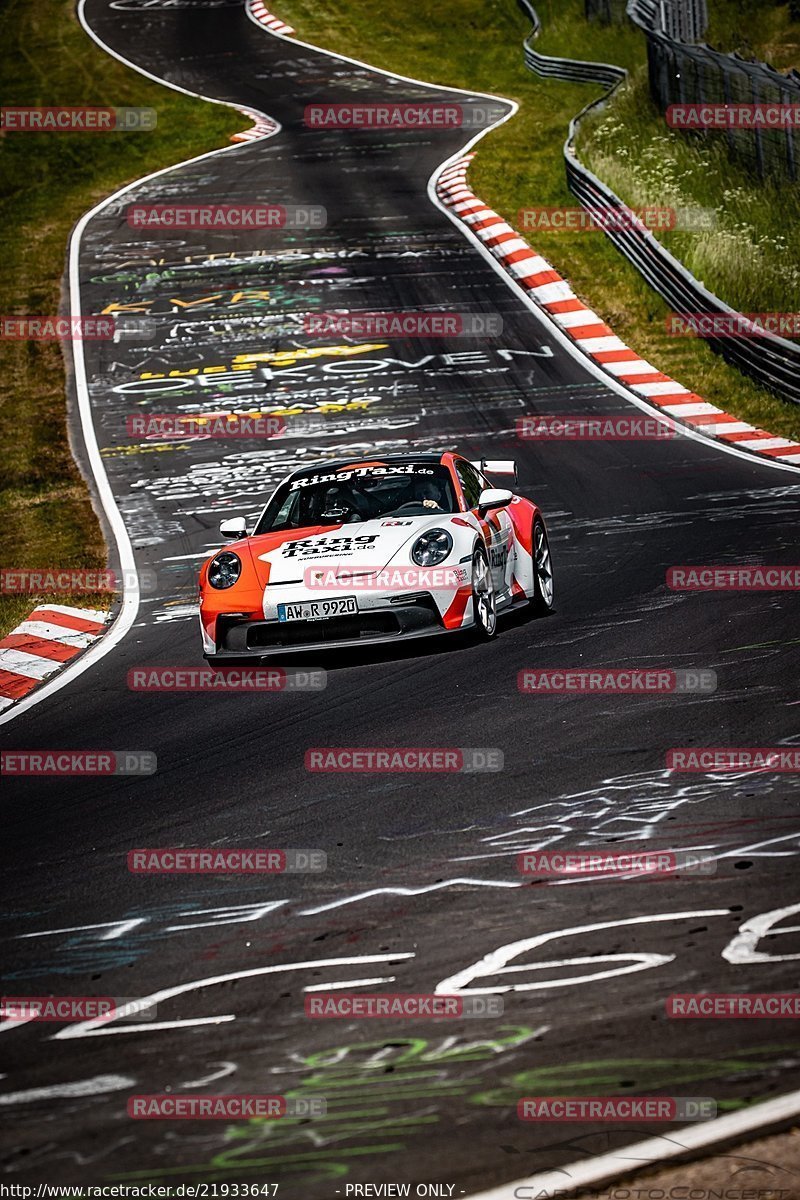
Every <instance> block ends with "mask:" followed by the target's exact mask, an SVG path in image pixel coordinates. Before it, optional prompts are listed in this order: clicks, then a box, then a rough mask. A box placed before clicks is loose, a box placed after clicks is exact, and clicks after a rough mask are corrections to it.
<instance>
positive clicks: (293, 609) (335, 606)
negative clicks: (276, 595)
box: [278, 596, 358, 621]
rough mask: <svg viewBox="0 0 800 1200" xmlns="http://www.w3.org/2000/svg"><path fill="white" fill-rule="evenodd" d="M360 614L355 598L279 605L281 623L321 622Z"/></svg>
mask: <svg viewBox="0 0 800 1200" xmlns="http://www.w3.org/2000/svg"><path fill="white" fill-rule="evenodd" d="M357 612H358V605H357V604H356V598H355V596H337V597H336V599H334V600H302V601H300V602H299V603H298V604H279V605H278V620H279V621H320V620H323V619H324V618H325V617H344V616H348V615H349V614H351V613H357Z"/></svg>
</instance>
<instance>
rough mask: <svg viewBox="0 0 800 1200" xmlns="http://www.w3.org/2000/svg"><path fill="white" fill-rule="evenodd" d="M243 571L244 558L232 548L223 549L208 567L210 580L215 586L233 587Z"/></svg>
mask: <svg viewBox="0 0 800 1200" xmlns="http://www.w3.org/2000/svg"><path fill="white" fill-rule="evenodd" d="M241 573H242V560H241V559H240V558H239V556H238V554H234V553H233V551H232V550H223V551H222V553H221V554H218V555H217V556H216V558H212V560H211V563H210V565H209V568H208V582H209V583H210V584H211V586H212V587H213V588H229V587H233V585H234V584H235V583H236V580H237V579H238V578H239V576H240V575H241Z"/></svg>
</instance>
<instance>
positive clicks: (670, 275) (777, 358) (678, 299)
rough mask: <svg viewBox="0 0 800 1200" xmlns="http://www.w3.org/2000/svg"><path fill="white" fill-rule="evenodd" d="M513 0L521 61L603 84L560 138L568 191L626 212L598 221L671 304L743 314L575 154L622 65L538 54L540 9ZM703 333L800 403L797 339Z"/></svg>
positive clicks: (550, 74)
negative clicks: (523, 26)
mask: <svg viewBox="0 0 800 1200" xmlns="http://www.w3.org/2000/svg"><path fill="white" fill-rule="evenodd" d="M642 2H644V3H648V2H652V0H632V3H631V5H630V6H629V7H632V6H633V4H636V3H639V4H641V3H642ZM518 4H519V6H520V8H521V9H522V11H523V12H524V13H525V14H526V15H527V16H528V17H529V18H530V20H531V23H532V25H533V30H532V32H531V33H530V34H529V35H528V36H527V37H526V38H525V42H524V52H525V65H526V66H527V67H528V69H529V70H531V71H533V72H534V73H535V74H536V75H539V76H541V77H543V78H545V79H561V80H567V81H570V82H580V83H600V84H602V85H603V86H604V87H605V88H606V91H605V93H604V95H602V96H601V97H599V98H598V99H597V100H593V101H592V102H591V103H589V104H587V105H586V106H585V107H584V108H582V109H581V111H580V112H579V113H578V114H577V115H576V116H575V117H573V118H572V120H571V121H570V125H569V133H568V136H567V140H566V142H565V143H564V159H565V163H566V173H567V183H568V185H569V188H570V191H571V192H572V193H573V195H575V196H576V197H577V199H578V200H579V201H580V203H581V204H582V205H583V206H584V208H586V209H587V210H588V211H589V212H590V213H591V212H592V211H595V212H597V211H598V210H603V211H607V210H608V209H615V210H618V211H619V212H620V213H623V214H625V217H626V220H624V221H621V222H619V223H618V224H619V225H621V226H625V227H624V228H615V227H614V225H613V222H606V221H602V222H601V223H602V227H603V232H604V233H605V236H606V237H608V238H609V239H610V240H611V241H612V242H613V243H614V245H615V246H616V248H617V249H618V250H619V251H620V253H621V254H623V255H624V256H625V258H627V259H628V261H629V262H630V263H631V264H632V265H633V266H634V267H636V269H637V270H638V271H639V273H640V275H642V277H643V278H644V279H645V280H646V281H647V283H649V284H650V286H651V287H652V288H653V289H654V290H655V291H656V292H658V294H659V295H660V296H661V297H662V298H663V299H664V300H665V301H666V303H667V304H669V305H670V307H671V308H672V309H673V310H674V311H675V312H677V313H704V314H706V315H718V316H730V317H734V318H735V317H737V316H738V317H741V314H739V313H737V312H736V310H735V309H733V308H731V307H730V306H729V305H727V304H725V303H724V302H723V301H722V300H720V299H719V297H718V296H715V295H714V294H713V292H710V291H709V290H708V289H707V288H705V287H703V285H702V284H701V283H700V282H699V281H698V280H697V279H695V277H694V276H693V275H692V274H691V272H689V271H688V270H687V269H686V267H685V266H684V265H683V263H681V262H680V261H679V260H678V259H677V258H675V256H674V255H673V254H671V253H670V252H669V250H667V249H666V247H664V246H663V245H662V244H661V243H660V242H659V241H658V239H657V238H655V237H654V236H653V234H652V233H651V232H650V231H649V230H648V229H646V228H645V227H644V226H643V225H642V224H641V223H640V222H637V221H636V220H635V219H631V217H632V214H631V213H630V210H629V209H628V208H627V206H626V205H625V204H624V202H623V201H622V200H621V199H620V198H619V196H617V195H616V193H615V192H613V191H612V190H611V189H610V188H609V187H607V186H606V184H604V183H603V181H602V180H601V179H598V177H597V176H596V175H594V174H593V173H592V172H591V171H590V170H589V169H588V167H585V166H584V165H583V163H582V162H581V161H580V159H579V158H578V156H577V153H576V150H575V137H576V134H577V131H578V128H579V125H580V122H581V121H582V119H583V118H584V117H585V116H586V114H587V113H588V112H590V111H592V110H595V109H597V108H599V107H601V106H602V105H604V104H606V103H607V101H608V98H609V97H610V96H611V94H612V93H613V92H614V91H615V90H616V88H618V87H619V85H620V84H621V83H622V82H623V80H625V79H626V78H627V71H625V70H624V69H623V68H622V67H618V66H614V65H613V64H611V63H591V62H580V61H577V60H574V59H565V58H553V57H551V56H548V55H543V54H539V53H538V52H537V51H536V50H534V48H533V46H532V44H531V43H532V42H533V40H534V39H535V38H536V37H537V36H538V34H539V31H540V29H541V22H540V20H539V16H538V13H537V12H536V9H535V8H534V6H533V4H532V3H531V0H518ZM742 319H744V318H742ZM705 340H706V341H707V342H708V344H709V346H711V348H712V350H714V351H715V352H716V353H717V354H720V355H721V356H722V357H723V358H724V359H725V360H726V361H727V362H730V363H731V364H732V365H733V366H735V367H738V369H739V370H740V371H742V372H743V373H744V374H746V375H749V376H750V378H751V379H754V380H755V381H756V382H757V383H759V384H761V386H762V387H766V388H768V389H769V390H770V391H772V392H775V393H777V395H779V396H782V397H783V398H784V399H786V400H791V401H793V402H794V403H795V404H800V345H797V344H795V343H794V342H790V341H788V340H787V339H786V338H779V337H775V336H774V335H772V334H765V335H764V336H760V337H741V336H730V337H724V338H718V337H716V338H715V337H709V338H707V339H705Z"/></svg>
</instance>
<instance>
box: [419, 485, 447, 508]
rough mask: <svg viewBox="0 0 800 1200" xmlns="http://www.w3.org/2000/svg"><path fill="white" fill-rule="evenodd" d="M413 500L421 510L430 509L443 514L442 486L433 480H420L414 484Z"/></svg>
mask: <svg viewBox="0 0 800 1200" xmlns="http://www.w3.org/2000/svg"><path fill="white" fill-rule="evenodd" d="M414 499H415V500H416V501H417V502H418V503H419V504H421V505H422V507H423V508H432V509H435V510H436V511H437V512H445V511H446V510H445V504H444V495H443V489H442V485H441V484H440V483H438V482H437V481H436V480H435V479H424V478H423V479H420V480H418V481H417V482H416V483H415V484H414Z"/></svg>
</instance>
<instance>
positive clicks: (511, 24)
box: [265, 0, 800, 440]
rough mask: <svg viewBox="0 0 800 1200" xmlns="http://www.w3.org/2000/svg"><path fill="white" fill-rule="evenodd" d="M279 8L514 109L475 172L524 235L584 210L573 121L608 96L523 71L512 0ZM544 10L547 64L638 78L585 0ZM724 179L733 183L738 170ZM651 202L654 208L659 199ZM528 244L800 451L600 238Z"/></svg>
mask: <svg viewBox="0 0 800 1200" xmlns="http://www.w3.org/2000/svg"><path fill="white" fill-rule="evenodd" d="M275 8H276V10H277V14H278V16H280V17H281V18H282V19H284V20H287V21H290V22H291V23H292V25H293V26H294V27H295V28H296V29H297V31H298V34H299V35H300V36H301V37H302V38H304V39H305V40H307V41H309V42H312V43H314V44H316V45H319V46H324V47H326V48H327V49H330V50H334V51H338V52H340V53H343V54H349V55H351V56H355V57H357V58H361V59H363V60H364V61H365V62H368V63H371V64H373V65H375V66H377V67H383V68H385V69H388V70H394V71H398V72H400V73H401V74H406V75H411V76H414V77H416V78H419V79H427V80H430V81H431V82H435V83H441V84H449V85H451V86H455V87H463V88H469V89H477V90H480V91H487V92H495V93H498V94H500V95H503V96H507V97H509V98H512V99H514V100H516V101H517V102H518V103H519V105H520V111H519V113H518V114H517V116H516V117H515V118H514V119H513V120H511V121H509V122H507V123H506V124H505V125H503V126H502V127H501V128H499V129H497V130H493V131H492V133H491V134H490V135H488V136H487V138H485V139H484V140H483V141H482V142H481V143H480V144H479V146H478V153H477V157H476V159H475V160H474V162H473V163H472V166H471V168H470V176H469V178H470V183H471V185H472V187H473V188H474V190H475V191H476V193H477V194H478V195H479V196H480V197H481V198H482V199H483V200H485V201H486V202H487V203H488V204H490V205H491V206H492V208H494V209H495V210H496V211H497V212H499V213H501V214H502V215H503V216H504V217H505V219H506V220H507V221H509V222H510V223H511V224H512V225H515V226H516V227H519V222H518V212H519V210H520V209H521V208H526V207H535V206H556V205H568V206H574V205H575V203H576V201H575V199H574V197H573V196H572V195H571V193H570V192H569V190H568V189H567V185H566V180H565V176H564V164H563V157H562V146H563V143H564V139H565V137H566V132H567V126H568V124H569V121H570V118H571V117H573V116H574V115H575V114H576V113H577V112H578V111H579V110H580V109H581V108H582V107H583V105H584V104H586V103H588V102H589V101H590V100H592V99H594V98H595V97H597V96H598V95H600V94H601V89H600V88H599V87H597V86H594V85H577V84H567V83H559V82H556V81H543V80H539V79H537V78H536V77H535V76H533V75H531V74H530V73H529V72H528V71H527V70H526V69H525V67H524V65H523V59H522V39H523V37H524V36H525V35H526V34H527V33H528V30H529V23H528V21H527V19H526V18H525V17H524V15H523V14H522V13H521V12H519V11H518V9H517V8H516V6H515V5H514V3H513V0H488V2H487V0H459V6H458V20H457V23H455V24H454V18H453V10H452V9H451V8H449V7H448V6H445V5H443V4H441V3H437V2H436V0H419V3H417V4H415V5H413V6H411V7H410V8H409V7H408V6H407V5H404V4H403V3H402V2H401V0H384V3H383V4H382V5H380V6H376V5H375V4H374V0H328V3H327V4H326V5H325V8H324V9H321V8H320V7H319V5H318V2H317V0H275ZM538 11H539V15H540V17H541V19H542V24H543V27H544V29H543V34H542V37H541V38H540V39H539V41H538V43H537V48H538V49H540V50H541V51H542V52H543V53H549V54H558V55H562V56H565V57H576V58H593V59H597V60H600V61H602V60H605V61H609V62H614V63H618V64H619V65H621V66H625V67H627V68H628V69H629V70H631V71H636V70H637V69H639V67H640V64H641V63H643V62H644V55H645V43H644V37H643V35H642V34H641V33H638V32H637V31H636V30H634V29H628V28H626V27H622V28H621V27H619V26H614V27H611V28H602V27H598V26H596V25H591V26H590V25H587V24H586V22H585V21H584V19H583V6H582V3H581V0H540V3H539V5H538ZM265 36H266V35H265ZM630 94H633V92H631V93H630ZM626 102H627V98H626ZM663 129H664V126H663V123H662V125H661V126H660V130H661V132H662V133H663ZM726 171H727V176H728V178H730V179H733V171H732V169H729V168H726ZM759 190H760V191H761V194H762V196H763V189H759ZM648 202H649V203H654V201H653V199H652V197H650V198H649V200H648ZM529 240H530V241H531V244H532V245H533V247H534V249H536V250H538V251H539V252H540V253H542V254H544V255H545V257H547V258H548V259H549V260H550V261H551V262H552V263H553V265H554V266H555V267H556V268H557V269H558V270H559V271H560V272H561V273H562V274H563V275H564V276H565V277H566V278H567V279H569V281H570V283H571V284H572V287H573V288H574V290H575V291H576V293H577V294H578V295H579V296H580V297H581V298H582V299H583V300H584V301H585V302H586V303H587V304H590V305H591V307H592V308H593V309H594V310H595V311H596V312H598V313H599V314H600V315H601V316H603V317H604V319H606V320H607V321H608V322H609V323H610V324H611V326H612V327H613V329H614V331H615V332H616V333H617V334H618V335H619V336H620V337H621V338H623V339H624V340H625V341H626V342H627V343H628V344H629V345H630V346H631V347H632V348H633V349H635V350H636V351H638V352H639V353H640V354H641V355H642V356H643V357H644V358H646V359H648V360H649V361H651V362H653V363H655V364H656V365H657V366H658V367H659V368H660V369H661V370H663V371H664V372H666V373H667V374H669V375H671V376H672V377H674V378H675V379H677V380H679V381H680V382H681V383H683V384H684V385H685V386H686V387H688V388H690V389H691V390H692V391H694V392H697V393H698V394H700V395H701V396H703V397H704V398H705V399H707V400H708V401H709V402H710V403H712V404H717V405H719V407H720V408H724V409H725V410H726V411H728V412H732V413H735V414H736V415H737V416H738V417H740V418H742V419H743V420H747V421H750V422H752V423H753V424H754V425H760V426H763V427H764V428H765V429H768V430H770V431H772V432H774V433H776V434H782V435H783V436H786V437H792V438H796V439H798V440H800V407H798V406H796V405H794V404H791V403H790V402H788V401H784V400H781V399H779V398H778V397H775V396H773V395H771V393H769V392H767V391H765V390H764V389H762V388H759V387H757V386H756V384H754V383H752V382H751V381H750V380H748V379H747V378H746V377H744V376H743V375H741V374H740V373H739V372H738V371H736V370H734V369H733V368H732V367H729V366H728V365H727V364H726V363H725V362H723V361H722V360H721V359H720V358H718V357H717V356H716V355H714V354H713V353H712V352H711V350H710V349H709V348H708V346H707V345H705V343H704V342H702V341H700V340H698V339H695V338H678V337H670V336H669V335H668V334H667V332H666V327H665V321H666V317H667V313H668V309H667V306H666V305H665V304H664V303H663V301H661V300H660V299H659V297H658V296H657V295H656V294H655V293H654V292H653V291H651V289H650V288H649V287H648V286H647V285H646V284H645V283H644V282H643V280H642V279H641V278H640V276H639V275H638V273H637V272H636V271H635V270H634V269H633V267H631V266H630V265H629V264H628V263H627V262H626V261H625V260H624V259H623V258H622V257H621V255H619V254H618V253H617V251H616V250H615V249H614V248H613V246H612V245H611V243H610V242H608V241H607V240H606V238H605V237H604V236H603V235H602V234H601V233H599V232H591V233H556V232H553V231H544V230H539V231H537V232H536V233H535V234H531V235H530V237H529ZM741 252H742V253H743V252H744V251H743V250H742V251H741ZM731 253H732V255H735V253H736V251H735V249H734V250H732V251H731ZM706 282H707V283H708V282H709V281H708V280H706ZM778 307H780V306H778Z"/></svg>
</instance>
